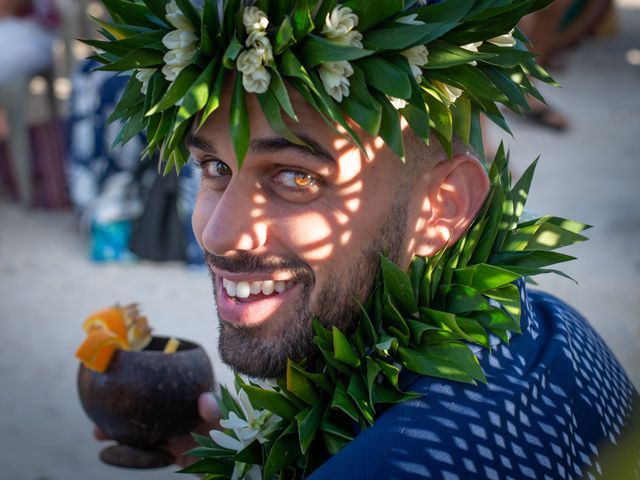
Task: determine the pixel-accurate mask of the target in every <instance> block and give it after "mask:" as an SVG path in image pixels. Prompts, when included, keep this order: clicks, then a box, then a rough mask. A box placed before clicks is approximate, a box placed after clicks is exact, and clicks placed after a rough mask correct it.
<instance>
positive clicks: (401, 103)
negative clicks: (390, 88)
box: [387, 95, 407, 110]
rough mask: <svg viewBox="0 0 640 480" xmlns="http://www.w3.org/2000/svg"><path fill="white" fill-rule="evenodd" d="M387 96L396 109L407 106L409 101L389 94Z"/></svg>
mask: <svg viewBox="0 0 640 480" xmlns="http://www.w3.org/2000/svg"><path fill="white" fill-rule="evenodd" d="M387 98H388V99H389V101H390V102H391V105H393V107H394V108H395V109H396V110H402V109H403V108H404V107H406V106H407V101H406V100H404V99H402V98H396V97H392V96H391V95H387Z"/></svg>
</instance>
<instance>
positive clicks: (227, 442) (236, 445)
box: [209, 429, 244, 451]
mask: <svg viewBox="0 0 640 480" xmlns="http://www.w3.org/2000/svg"><path fill="white" fill-rule="evenodd" d="M209 436H210V437H211V440H213V441H214V442H216V443H217V444H218V445H220V446H221V447H222V448H227V449H229V450H235V451H240V450H242V449H243V448H244V445H243V443H242V442H241V441H240V440H238V439H235V438H233V437H232V436H230V435H227V434H226V433H224V432H221V431H220V430H215V429H214V430H211V431H210V432H209Z"/></svg>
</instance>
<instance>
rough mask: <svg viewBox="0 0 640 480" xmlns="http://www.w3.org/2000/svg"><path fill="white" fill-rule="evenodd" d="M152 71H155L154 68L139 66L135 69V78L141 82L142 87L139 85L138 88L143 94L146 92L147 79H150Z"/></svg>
mask: <svg viewBox="0 0 640 480" xmlns="http://www.w3.org/2000/svg"><path fill="white" fill-rule="evenodd" d="M154 73H156V69H155V68H139V69H138V70H137V71H136V78H137V79H138V80H139V81H141V82H142V87H140V90H141V91H142V94H143V95H146V94H147V88H148V87H149V80H151V77H152V76H153V74H154Z"/></svg>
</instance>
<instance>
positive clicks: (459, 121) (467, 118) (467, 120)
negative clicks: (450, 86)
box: [451, 95, 471, 145]
mask: <svg viewBox="0 0 640 480" xmlns="http://www.w3.org/2000/svg"><path fill="white" fill-rule="evenodd" d="M451 121H452V124H453V130H454V132H455V134H456V135H457V136H458V138H460V140H462V141H463V142H464V143H465V144H467V145H468V144H469V140H470V138H471V101H470V100H469V98H468V97H467V96H466V95H462V96H460V98H458V100H456V102H455V103H454V104H453V105H451Z"/></svg>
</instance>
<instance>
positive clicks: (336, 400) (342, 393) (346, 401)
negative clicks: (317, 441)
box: [331, 379, 359, 422]
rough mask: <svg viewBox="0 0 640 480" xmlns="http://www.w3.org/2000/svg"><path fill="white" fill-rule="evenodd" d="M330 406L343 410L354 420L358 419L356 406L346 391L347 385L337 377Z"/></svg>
mask: <svg viewBox="0 0 640 480" xmlns="http://www.w3.org/2000/svg"><path fill="white" fill-rule="evenodd" d="M331 408H333V409H337V410H341V411H343V412H344V413H346V414H347V415H348V416H349V417H351V418H352V419H353V421H354V422H357V421H358V418H359V414H358V407H357V406H356V404H355V403H354V402H353V400H352V399H351V397H350V396H349V394H348V393H347V385H346V383H345V381H344V380H343V379H339V380H338V383H337V384H336V389H335V391H334V393H333V399H332V401H331Z"/></svg>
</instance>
